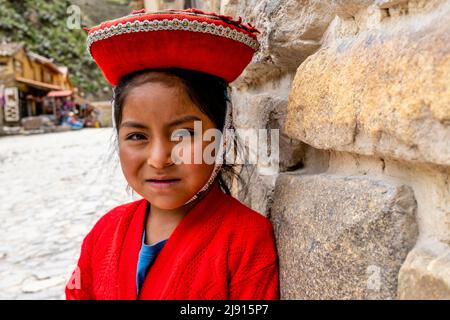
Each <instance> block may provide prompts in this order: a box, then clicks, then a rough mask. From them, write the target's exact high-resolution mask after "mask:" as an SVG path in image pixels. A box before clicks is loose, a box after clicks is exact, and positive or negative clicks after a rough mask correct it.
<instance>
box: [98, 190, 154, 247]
mask: <svg viewBox="0 0 450 320" xmlns="http://www.w3.org/2000/svg"><path fill="white" fill-rule="evenodd" d="M142 206H146V200H145V199H139V200H135V201H133V202H128V203H125V204H121V205H118V206H116V207H114V208H112V209H111V210H109V211H108V212H107V213H105V214H104V215H103V216H101V217H100V219H99V220H98V221H97V222H96V223H95V225H94V226H93V228H92V229H91V231H90V234H91V236H92V237H93V238H98V237H99V236H100V235H101V234H104V233H107V232H108V230H110V231H112V230H116V229H117V228H118V227H119V226H120V225H128V224H129V223H130V221H131V219H132V217H133V215H134V213H135V212H136V211H137V210H139V208H142Z"/></svg>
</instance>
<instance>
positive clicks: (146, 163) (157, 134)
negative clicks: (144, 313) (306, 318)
mask: <svg viewBox="0 0 450 320" xmlns="http://www.w3.org/2000/svg"><path fill="white" fill-rule="evenodd" d="M255 32H256V29H254V28H253V27H252V26H250V25H244V24H242V23H241V21H240V20H239V21H234V20H232V19H231V18H230V17H225V16H220V15H216V14H212V13H209V14H205V13H203V12H201V11H198V10H195V9H188V10H181V11H175V10H170V11H163V12H158V13H146V12H144V11H139V12H134V13H132V14H131V15H129V16H127V17H124V18H121V19H116V20H112V21H108V22H105V23H103V24H101V25H100V26H97V27H95V28H93V29H91V30H90V31H89V36H88V45H89V50H90V53H91V55H92V56H93V58H94V60H95V61H96V63H97V64H98V65H99V67H100V68H101V70H102V72H103V73H104V75H105V77H106V78H107V80H108V81H109V82H110V83H111V84H112V85H113V86H114V104H113V107H114V108H113V114H114V128H115V130H116V132H117V137H118V150H119V158H120V163H121V167H122V171H123V173H124V175H125V178H126V180H127V181H128V184H129V185H130V186H131V187H132V189H133V190H134V191H135V192H137V193H138V194H140V195H141V196H142V197H143V199H141V200H138V201H134V202H131V203H127V204H124V205H121V206H118V207H116V208H114V209H112V210H111V211H110V212H108V213H107V214H106V215H104V216H103V217H102V218H101V219H100V220H99V221H98V222H97V223H96V225H95V226H94V227H93V229H92V230H91V231H90V232H89V234H88V235H87V236H86V238H85V239H84V241H83V244H82V248H81V255H80V258H79V261H78V265H77V268H76V269H75V271H74V272H73V274H72V278H71V279H70V281H69V282H68V284H67V286H66V297H67V299H278V298H279V285H278V259H277V255H276V247H275V240H274V236H273V230H272V225H271V223H270V221H269V220H268V219H267V218H265V217H264V216H262V215H261V214H259V213H257V212H255V211H253V210H252V209H250V208H248V207H246V206H245V205H243V204H242V203H240V202H239V201H238V200H236V199H234V198H233V197H232V196H230V195H229V194H230V192H229V188H228V186H227V183H226V179H225V178H224V174H225V173H226V169H227V168H226V167H225V166H223V165H222V164H221V163H222V162H221V161H214V162H213V163H210V162H209V161H204V159H202V160H203V161H201V162H200V163H198V162H195V161H186V158H190V159H191V160H192V159H194V158H195V152H196V150H200V151H205V150H206V148H207V147H208V145H209V144H210V143H211V142H210V141H207V139H206V140H205V139H204V138H202V136H203V134H204V133H205V132H206V131H207V130H210V129H218V130H220V131H221V132H222V133H225V131H226V130H228V129H231V128H232V121H231V119H232V115H231V103H230V101H229V99H228V92H229V87H228V83H230V82H231V81H233V80H234V79H235V78H237V77H238V76H239V74H240V73H242V71H243V70H244V68H245V67H246V66H247V65H248V63H249V62H250V60H251V58H252V55H253V53H254V51H255V50H257V46H258V44H257V41H256V36H255ZM198 124H201V126H200V127H201V131H200V132H199V130H198ZM196 128H197V130H196ZM180 140H182V143H183V144H184V147H183V149H182V152H181V154H182V157H183V159H184V161H178V160H179V158H177V156H174V152H173V150H174V148H175V146H176V145H177V143H178V142H177V141H180ZM227 140H228V139H227V138H226V136H223V137H222V140H221V142H222V143H223V145H222V147H223V148H219V151H218V153H217V154H216V156H217V158H216V159H220V157H222V158H223V157H224V156H225V154H220V152H221V151H220V150H222V151H223V152H226V150H227V144H228V146H229V144H230V141H227ZM201 154H202V155H203V154H204V153H203V152H201ZM188 155H189V156H190V157H186V156H188Z"/></svg>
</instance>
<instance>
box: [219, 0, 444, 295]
mask: <svg viewBox="0 0 450 320" xmlns="http://www.w3.org/2000/svg"><path fill="white" fill-rule="evenodd" d="M222 13H224V14H228V15H233V16H236V17H237V16H242V17H244V20H245V21H250V22H252V23H253V24H255V25H256V27H257V28H258V29H259V30H260V31H261V33H260V34H259V35H258V37H259V40H260V42H261V49H260V51H259V52H258V53H257V54H256V55H255V57H254V59H253V61H252V63H251V65H250V66H249V67H248V68H247V70H246V71H245V72H244V74H243V75H242V76H241V77H240V78H239V79H238V80H237V81H235V82H234V83H233V97H232V99H233V103H234V108H235V110H236V112H235V122H236V124H237V127H238V128H239V127H241V128H279V129H280V171H279V172H267V171H263V170H261V168H259V167H258V166H257V165H256V166H254V167H253V168H252V170H250V173H248V174H247V176H246V178H247V179H249V181H251V182H253V183H252V184H251V187H250V189H249V190H246V191H245V192H243V191H240V192H238V193H237V196H238V197H239V198H240V199H241V200H242V201H244V202H246V203H247V204H249V205H250V206H252V207H253V208H255V209H257V210H259V211H260V212H261V213H263V214H265V215H267V216H269V217H270V218H271V220H272V221H273V224H274V228H275V235H276V238H277V246H278V251H279V257H280V280H281V295H282V298H283V299H410V298H413V299H416V298H417V299H436V298H437V299H450V34H449V32H448V31H449V26H450V1H449V0H428V1H425V0H345V1H344V0H334V1H325V0H323V1H322V0H260V1H257V0H223V1H222Z"/></svg>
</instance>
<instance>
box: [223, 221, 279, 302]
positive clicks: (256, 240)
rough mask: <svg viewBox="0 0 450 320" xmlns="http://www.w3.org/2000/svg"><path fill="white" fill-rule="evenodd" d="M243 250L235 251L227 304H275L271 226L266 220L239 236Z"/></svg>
mask: <svg viewBox="0 0 450 320" xmlns="http://www.w3.org/2000/svg"><path fill="white" fill-rule="evenodd" d="M241 237H242V239H245V240H243V241H242V242H241V243H245V245H244V247H243V248H235V250H234V256H235V257H236V258H237V261H239V262H237V263H236V265H235V267H233V266H232V269H234V271H233V270H232V272H231V279H230V299H231V300H278V299H279V284H278V272H279V271H278V258H277V253H276V246H275V238H274V235H273V229H272V224H271V223H270V221H269V220H268V219H266V218H264V223H261V224H260V227H258V228H257V229H252V230H246V231H244V232H242V233H241Z"/></svg>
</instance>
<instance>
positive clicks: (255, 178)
mask: <svg viewBox="0 0 450 320" xmlns="http://www.w3.org/2000/svg"><path fill="white" fill-rule="evenodd" d="M277 176H278V175H261V174H259V173H258V170H257V168H256V166H246V167H245V168H243V170H242V172H241V174H240V177H241V179H242V182H243V185H242V186H241V188H240V189H239V191H238V192H237V193H236V194H235V196H236V197H237V198H238V199H239V200H240V201H242V203H244V204H246V205H247V206H249V207H250V208H252V209H253V210H255V211H257V212H259V213H261V214H262V215H264V216H268V215H269V212H270V207H271V205H272V201H273V191H274V188H275V181H276V179H277Z"/></svg>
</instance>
